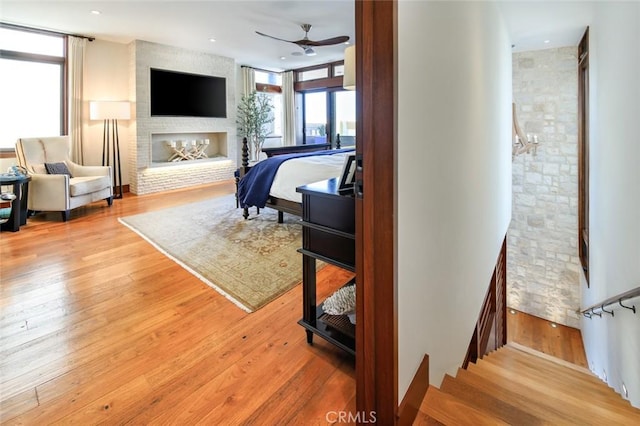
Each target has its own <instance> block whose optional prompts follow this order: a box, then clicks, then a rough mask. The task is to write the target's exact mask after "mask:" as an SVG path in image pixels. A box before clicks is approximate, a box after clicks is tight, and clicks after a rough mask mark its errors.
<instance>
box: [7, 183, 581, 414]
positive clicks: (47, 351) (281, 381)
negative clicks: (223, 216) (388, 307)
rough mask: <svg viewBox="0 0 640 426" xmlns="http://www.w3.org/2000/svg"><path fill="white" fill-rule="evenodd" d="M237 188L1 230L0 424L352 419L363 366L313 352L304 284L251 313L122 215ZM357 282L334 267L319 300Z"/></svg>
mask: <svg viewBox="0 0 640 426" xmlns="http://www.w3.org/2000/svg"><path fill="white" fill-rule="evenodd" d="M233 191H234V185H233V183H232V182H225V183H222V184H216V185H206V186H201V187H197V188H189V189H188V190H179V191H172V192H168V193H163V194H154V195H145V196H133V195H130V194H125V198H124V199H123V200H115V201H114V203H113V206H112V207H111V208H108V207H107V206H106V203H105V202H100V203H94V204H92V205H90V206H88V207H82V208H79V209H76V210H74V211H73V212H72V215H71V216H72V218H71V220H70V221H69V222H66V223H63V222H60V218H59V214H57V213H56V214H47V215H37V216H35V217H33V218H30V219H29V221H28V224H27V226H25V227H23V228H22V229H21V230H20V231H19V232H16V233H9V232H2V233H0V281H1V283H2V285H1V291H0V307H1V310H2V311H1V314H0V391H1V392H0V423H2V424H27V425H41V424H51V423H58V424H69V423H77V424H83V425H86V424H99V423H104V424H123V423H129V424H180V425H187V424H196V423H201V424H211V425H217V424H225V425H230V424H255V425H275V424H278V425H279V424H296V425H298V424H302V425H306V424H326V423H327V418H326V416H327V413H329V412H330V411H343V410H344V411H351V412H355V382H354V360H353V358H352V357H350V356H348V355H347V354H345V353H344V352H342V351H341V350H339V349H337V348H335V347H333V346H332V345H330V344H328V343H326V342H324V341H323V340H322V339H319V338H316V339H315V343H314V345H313V346H308V345H307V343H306V340H305V333H304V330H303V329H302V327H300V326H299V325H298V324H297V321H298V320H299V319H300V318H301V316H302V302H301V301H302V296H301V286H297V287H296V288H295V289H293V290H291V291H290V292H288V293H287V294H285V295H284V296H282V297H281V298H279V299H277V300H276V301H275V302H273V303H271V304H269V305H268V306H266V307H265V308H263V309H261V310H259V311H258V312H255V313H253V314H246V313H245V312H243V311H241V310H240V309H238V308H237V307H235V305H233V304H232V303H230V302H228V301H227V300H226V299H225V298H224V297H222V296H220V295H219V294H218V293H217V292H215V291H214V290H212V289H211V288H209V287H208V286H206V285H205V284H203V283H202V282H200V281H199V280H198V279H197V278H194V277H193V276H192V275H191V274H189V273H188V272H186V271H185V270H184V269H182V268H181V267H180V266H178V265H177V264H175V263H173V262H172V261H170V260H168V259H167V258H166V257H165V256H163V255H162V254H160V253H159V252H158V251H157V250H155V249H154V248H153V247H151V245H149V244H148V243H146V242H145V241H144V240H142V239H141V238H140V237H138V236H137V235H136V234H135V233H133V232H131V231H129V230H128V229H127V228H125V227H124V226H122V225H121V224H120V223H119V222H118V221H117V218H118V217H121V216H127V215H132V214H136V213H140V212H144V211H149V210H155V209H162V208H166V207H170V206H173V205H180V204H185V203H189V202H194V201H198V200H201V199H204V198H208V197H213V196H218V195H223V194H229V193H232V192H233ZM185 214H188V211H185ZM238 215H239V220H240V217H241V216H240V212H238ZM350 276H351V275H350V273H348V272H345V271H342V270H340V269H338V268H333V267H326V268H324V269H323V270H322V271H321V272H320V274H319V276H318V292H319V294H318V295H319V298H322V297H326V296H328V295H329V294H330V293H331V292H333V291H334V290H335V289H337V288H338V287H339V286H340V284H342V283H344V282H346V281H347V280H348V279H349V278H350ZM508 317H509V318H508V320H509V323H508V324H509V325H508V330H509V339H510V340H514V341H516V342H519V343H521V344H524V345H527V346H530V347H532V348H534V349H537V350H541V351H546V352H547V353H550V354H552V355H556V356H561V357H565V358H570V359H568V360H569V361H571V362H576V363H580V356H582V357H584V351H583V350H582V349H581V348H582V344H581V340H576V336H577V339H579V332H578V331H577V330H574V329H569V330H566V327H565V328H559V329H553V328H551V327H549V325H548V322H546V321H543V320H539V319H537V318H535V317H531V316H529V315H526V314H522V313H519V314H518V315H509V316H508ZM541 321H542V322H541ZM558 333H564V334H562V335H560V334H558ZM566 333H568V334H566ZM576 333H577V334H576ZM567 341H568V342H571V343H570V345H569V347H570V349H567V345H566V342H567ZM581 350H582V352H581ZM580 353H582V355H580ZM563 354H564V356H563ZM329 418H330V419H334V418H335V415H330V416H329Z"/></svg>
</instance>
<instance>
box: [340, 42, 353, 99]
mask: <svg viewBox="0 0 640 426" xmlns="http://www.w3.org/2000/svg"><path fill="white" fill-rule="evenodd" d="M342 87H344V89H345V90H356V45H355V44H354V45H353V46H349V47H347V48H346V49H344V75H343V76H342Z"/></svg>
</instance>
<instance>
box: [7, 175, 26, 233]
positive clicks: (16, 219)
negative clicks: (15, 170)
mask: <svg viewBox="0 0 640 426" xmlns="http://www.w3.org/2000/svg"><path fill="white" fill-rule="evenodd" d="M30 180H31V176H27V175H11V174H7V173H2V174H0V185H13V194H14V195H15V196H16V199H15V200H14V201H13V203H12V204H11V215H10V216H9V220H8V221H7V222H6V223H3V224H2V225H0V229H1V230H3V231H11V232H16V231H19V230H20V226H22V225H26V223H27V198H28V196H29V181H30Z"/></svg>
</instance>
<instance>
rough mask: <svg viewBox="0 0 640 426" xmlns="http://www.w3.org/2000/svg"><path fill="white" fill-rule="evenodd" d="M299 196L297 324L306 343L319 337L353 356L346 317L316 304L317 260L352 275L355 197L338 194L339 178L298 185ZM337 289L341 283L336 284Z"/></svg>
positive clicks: (351, 331) (350, 328)
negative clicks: (300, 313)
mask: <svg viewBox="0 0 640 426" xmlns="http://www.w3.org/2000/svg"><path fill="white" fill-rule="evenodd" d="M296 191H297V192H300V193H302V220H303V222H302V225H303V231H302V248H301V249H300V250H299V252H300V253H302V298H303V316H302V319H301V320H300V321H299V322H298V323H299V324H300V325H302V326H303V327H304V328H305V329H306V332H307V342H308V343H309V344H312V343H313V335H314V334H315V335H318V336H320V337H322V338H323V339H326V340H327V341H329V342H331V343H333V344H334V345H336V346H338V347H340V348H342V349H344V350H345V351H347V352H349V353H351V354H354V355H355V326H354V325H353V324H351V323H350V322H349V320H348V317H347V316H346V315H338V316H333V315H327V314H325V313H324V311H323V310H322V303H320V304H318V305H317V304H316V260H322V261H324V262H327V263H330V264H332V265H336V266H338V267H340V268H343V269H346V270H349V271H352V272H355V198H354V197H353V196H352V195H340V194H339V193H338V179H337V178H334V179H329V180H324V181H320V182H315V183H312V184H309V185H304V186H300V187H298V188H297V189H296ZM337 284H338V286H337V288H336V290H337V289H338V288H339V286H340V285H343V284H344V283H337Z"/></svg>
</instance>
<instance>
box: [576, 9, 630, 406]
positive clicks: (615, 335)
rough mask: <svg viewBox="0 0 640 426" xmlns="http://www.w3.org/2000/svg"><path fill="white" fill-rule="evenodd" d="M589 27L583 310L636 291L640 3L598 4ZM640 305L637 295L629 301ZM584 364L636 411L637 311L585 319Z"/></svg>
mask: <svg viewBox="0 0 640 426" xmlns="http://www.w3.org/2000/svg"><path fill="white" fill-rule="evenodd" d="M594 16H595V19H594V22H593V25H592V26H591V27H590V30H589V32H590V61H589V65H590V78H591V80H590V96H591V101H590V105H589V107H590V146H589V149H590V154H589V159H590V179H589V182H590V194H589V200H590V209H589V214H590V222H589V229H590V233H589V240H590V241H589V243H590V244H589V247H590V255H589V266H590V269H589V271H590V273H589V275H590V288H589V289H587V287H586V283H584V282H583V283H582V289H583V290H582V291H583V295H582V306H583V307H586V306H589V305H592V304H594V303H598V302H600V301H601V300H603V299H606V298H608V297H612V296H615V295H617V294H619V293H621V292H624V291H627V290H630V289H632V288H635V287H638V286H640V220H638V219H639V218H640V213H639V212H640V186H639V185H640V136H639V135H640V133H639V132H638V119H639V118H640V104H639V101H638V100H639V99H640V48H639V47H638V46H639V45H640V3H637V2H629V3H614V2H607V3H606V4H605V3H604V2H603V3H597V5H596V13H595V14H594ZM628 304H635V306H636V308H640V298H639V299H636V300H634V301H629V303H628ZM581 328H582V335H583V338H584V343H585V349H586V352H587V359H588V361H589V366H590V368H591V369H592V371H594V372H595V373H596V374H598V375H599V376H600V377H602V378H604V376H605V374H606V377H607V381H608V383H609V385H611V386H613V387H614V388H615V389H616V390H618V391H619V392H620V391H621V389H622V383H623V382H624V383H625V385H626V387H627V389H628V391H629V399H630V400H631V402H632V403H633V404H634V405H635V406H636V407H640V355H639V354H640V312H639V313H638V314H636V315H634V314H633V313H632V312H631V311H629V310H626V309H622V308H616V309H615V317H613V318H612V317H610V316H608V315H606V314H605V315H604V316H603V318H602V319H600V318H597V317H596V318H594V319H591V320H589V319H586V318H583V319H582V327H581Z"/></svg>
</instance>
